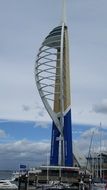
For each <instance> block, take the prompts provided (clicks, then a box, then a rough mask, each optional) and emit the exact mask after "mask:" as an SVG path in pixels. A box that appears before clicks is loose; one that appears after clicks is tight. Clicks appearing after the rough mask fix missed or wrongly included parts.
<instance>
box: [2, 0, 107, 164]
mask: <svg viewBox="0 0 107 190" xmlns="http://www.w3.org/2000/svg"><path fill="white" fill-rule="evenodd" d="M106 7H107V1H106V0H102V1H101V0H94V1H93V0H67V23H68V28H69V45H70V66H71V100H72V101H71V102H72V122H73V126H77V127H75V128H76V130H75V128H74V129H73V130H74V132H73V137H74V141H75V142H77V140H78V142H79V143H77V144H79V146H81V147H84V150H86V148H87V146H88V144H89V141H88V142H87V143H84V142H85V141H84V140H83V135H85V136H87V134H89V133H90V130H92V129H93V127H97V126H99V124H100V122H101V123H102V128H103V130H104V131H105V130H106V128H107V88H106V81H107V74H106V71H107V53H106V49H107V37H106V34H107V24H106V18H107V11H106ZM60 18H61V0H54V1H52V0H45V1H43V0H39V1H37V0H31V1H30V0H23V1H22V0H18V1H17V0H9V1H7V0H1V1H0V142H1V144H0V150H1V151H0V152H1V153H2V151H3V152H4V151H5V152H6V151H7V150H11V151H10V152H11V155H15V153H14V151H16V152H17V150H18V149H19V147H21V146H22V147H23V146H24V144H25V148H23V150H21V152H20V154H19V155H21V156H22V157H23V156H25V155H26V156H25V157H27V153H28V151H29V149H30V148H29V147H30V146H31V147H32V149H33V147H34V145H35V147H37V146H38V147H39V146H40V147H41V148H40V153H41V154H42V153H44V151H45V152H46V151H47V152H49V139H50V134H51V127H49V126H48V125H49V123H50V122H51V119H50V117H49V115H48V113H47V112H46V110H45V109H44V106H43V104H42V102H41V100H40V97H39V94H38V91H37V88H36V84H35V78H34V65H35V60H36V55H37V52H38V49H39V47H40V45H41V43H42V41H43V40H44V38H45V37H46V36H47V35H48V33H49V32H50V30H52V29H53V28H54V27H56V26H57V25H59V24H60V20H61V19H60ZM4 120H6V123H5V122H4ZM91 133H92V132H91ZM105 134H106V133H105ZM79 140H80V141H79ZM41 142H42V143H43V144H42V145H44V146H42V145H41ZM34 143H35V144H34ZM38 143H39V144H38ZM16 144H17V145H16ZM26 144H27V146H26ZM84 144H85V146H84ZM103 144H104V147H106V138H105V142H104V143H103ZM15 147H16V149H17V150H16V149H15ZM27 147H28V150H27ZM42 147H44V149H42ZM81 147H79V148H81ZM36 151H37V153H38V150H37V148H35V149H34V152H36ZM12 152H13V154H12ZM22 152H23V154H22ZM24 153H25V155H24ZM32 154H33V153H32ZM32 154H30V155H29V157H30V158H31V157H33V155H32ZM9 156H10V155H9ZM13 157H14V156H13ZM25 157H24V159H25ZM3 158H4V157H2V160H3ZM17 160H18V156H17ZM39 160H40V157H38V158H37V160H36V161H37V162H36V163H39ZM12 162H13V161H12ZM41 162H42V161H41ZM0 163H1V164H0V167H1V165H2V167H4V165H5V164H2V161H1V162H0ZM10 165H14V167H15V166H16V165H17V163H15V164H10ZM6 167H7V165H6Z"/></svg>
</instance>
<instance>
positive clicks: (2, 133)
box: [0, 129, 7, 138]
mask: <svg viewBox="0 0 107 190" xmlns="http://www.w3.org/2000/svg"><path fill="white" fill-rule="evenodd" d="M5 137H7V134H6V132H5V131H4V130H2V129H0V138H5Z"/></svg>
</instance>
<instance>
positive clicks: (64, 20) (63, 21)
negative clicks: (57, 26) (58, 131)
mask: <svg viewBox="0 0 107 190" xmlns="http://www.w3.org/2000/svg"><path fill="white" fill-rule="evenodd" d="M66 1H67V0H62V17H61V21H62V23H65V24H66V22H67V19H66Z"/></svg>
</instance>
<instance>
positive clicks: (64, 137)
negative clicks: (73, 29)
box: [35, 0, 73, 166]
mask: <svg viewBox="0 0 107 190" xmlns="http://www.w3.org/2000/svg"><path fill="white" fill-rule="evenodd" d="M62 15H63V16H62V22H61V25H60V26H58V27H56V28H54V29H53V30H52V31H51V32H50V33H49V34H48V36H47V37H46V38H45V39H44V41H43V43H42V45H41V47H40V49H39V52H38V54H37V59H36V65H35V79H36V84H37V88H38V91H39V94H40V97H41V99H42V101H43V104H44V106H45V108H46V110H47V111H48V113H49V115H50V117H51V118H52V121H53V124H52V138H51V155H50V165H58V164H61V165H65V166H72V165H73V158H72V132H71V102H70V77H69V75H70V70H69V47H68V27H67V25H66V23H65V20H66V19H65V1H64V0H63V14H62Z"/></svg>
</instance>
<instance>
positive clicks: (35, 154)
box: [0, 139, 50, 169]
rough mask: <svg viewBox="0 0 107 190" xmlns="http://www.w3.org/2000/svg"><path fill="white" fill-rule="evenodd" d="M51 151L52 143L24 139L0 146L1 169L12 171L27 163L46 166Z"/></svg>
mask: <svg viewBox="0 0 107 190" xmlns="http://www.w3.org/2000/svg"><path fill="white" fill-rule="evenodd" d="M49 151H50V143H49V142H46V141H45V142H44V141H41V142H32V141H28V140H25V139H23V140H20V141H15V142H11V143H5V144H0V168H4V169H9V168H10V169H11V168H13V167H14V166H15V167H18V166H19V164H20V163H27V164H30V166H32V165H33V166H36V165H40V164H44V163H45V164H46V160H47V154H49ZM7 160H8V166H7ZM5 164H6V166H5ZM5 167H7V168H5Z"/></svg>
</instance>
